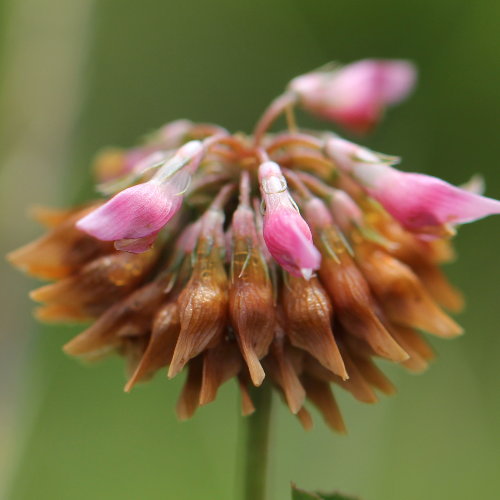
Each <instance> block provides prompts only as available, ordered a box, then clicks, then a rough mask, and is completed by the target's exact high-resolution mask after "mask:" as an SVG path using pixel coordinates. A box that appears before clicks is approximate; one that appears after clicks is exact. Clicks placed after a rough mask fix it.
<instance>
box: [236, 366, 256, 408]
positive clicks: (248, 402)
mask: <svg viewBox="0 0 500 500" xmlns="http://www.w3.org/2000/svg"><path fill="white" fill-rule="evenodd" d="M238 387H239V388H240V395H241V415H242V416H244V417H246V416H248V415H251V414H252V413H254V412H255V406H254V404H253V401H252V398H251V397H250V392H249V390H248V380H246V377H245V376H244V375H243V374H241V373H240V375H239V376H238Z"/></svg>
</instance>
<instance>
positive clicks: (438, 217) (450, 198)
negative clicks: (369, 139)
mask: <svg viewBox="0 0 500 500" xmlns="http://www.w3.org/2000/svg"><path fill="white" fill-rule="evenodd" d="M325 149H326V152H327V154H328V155H329V156H330V157H331V158H332V159H333V160H334V161H335V162H336V164H337V165H338V167H339V168H340V169H342V170H343V171H344V172H346V173H349V174H351V175H352V176H353V177H354V178H355V179H356V180H357V181H358V182H359V183H360V184H361V185H362V186H363V188H364V189H365V190H366V191H367V192H368V194H370V196H372V197H373V198H375V199H376V200H377V201H378V202H379V203H381V204H382V206H383V207H384V208H385V209H386V210H387V211H388V212H389V213H390V214H391V215H392V216H393V217H394V218H395V219H397V220H398V221H399V222H400V223H401V224H402V225H403V226H405V227H406V228H407V229H410V230H412V231H415V232H419V233H429V234H434V233H436V232H438V231H439V228H441V227H443V226H445V225H455V224H465V223H467V222H473V221H475V220H478V219H481V218H483V217H487V216H488V215H492V214H499V213H500V201H497V200H494V199H492V198H487V197H485V196H481V195H479V194H476V193H474V192H471V191H469V190H465V189H461V188H458V187H456V186H452V185H451V184H449V183H447V182H445V181H443V180H441V179H438V178H437V177H433V176H430V175H425V174H418V173H412V172H401V171H400V170H397V169H395V168H393V167H392V166H391V165H390V161H389V162H388V161H387V160H386V159H387V158H391V157H384V156H383V155H378V154H377V153H375V152H373V151H370V150H368V149H366V148H363V147H361V146H358V145H356V144H354V143H351V142H349V141H346V140H344V139H340V138H337V137H334V138H331V139H329V140H328V141H327V145H326V148H325ZM384 159H385V160H386V161H384Z"/></svg>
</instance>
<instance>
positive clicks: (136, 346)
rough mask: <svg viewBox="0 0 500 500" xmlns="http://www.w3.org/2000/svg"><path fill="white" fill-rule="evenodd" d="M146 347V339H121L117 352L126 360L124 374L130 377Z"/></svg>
mask: <svg viewBox="0 0 500 500" xmlns="http://www.w3.org/2000/svg"><path fill="white" fill-rule="evenodd" d="M147 345H148V338H147V337H136V338H131V339H123V340H122V341H121V344H120V347H119V349H118V352H119V353H120V354H121V355H122V356H123V357H124V358H125V359H126V361H127V363H126V374H127V375H128V376H129V377H130V376H131V375H132V373H134V371H135V370H136V369H137V366H138V364H139V362H140V360H141V358H142V356H143V355H144V351H145V350H146V346H147Z"/></svg>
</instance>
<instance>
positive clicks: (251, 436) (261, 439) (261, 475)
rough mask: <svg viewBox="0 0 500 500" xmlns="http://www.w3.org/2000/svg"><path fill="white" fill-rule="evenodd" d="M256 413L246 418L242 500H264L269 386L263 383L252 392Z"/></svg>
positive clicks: (267, 446) (268, 424) (269, 400)
mask: <svg viewBox="0 0 500 500" xmlns="http://www.w3.org/2000/svg"><path fill="white" fill-rule="evenodd" d="M252 398H253V401H254V404H255V408H256V411H255V413H253V414H252V415H250V416H249V417H246V440H245V450H246V456H245V466H244V467H245V469H244V479H243V481H244V483H243V488H244V490H243V491H244V495H243V498H244V500H265V498H266V479H267V462H268V453H269V430H270V422H271V398H272V393H271V386H270V384H269V383H264V384H263V385H262V386H261V387H259V388H258V389H256V390H255V391H253V394H252Z"/></svg>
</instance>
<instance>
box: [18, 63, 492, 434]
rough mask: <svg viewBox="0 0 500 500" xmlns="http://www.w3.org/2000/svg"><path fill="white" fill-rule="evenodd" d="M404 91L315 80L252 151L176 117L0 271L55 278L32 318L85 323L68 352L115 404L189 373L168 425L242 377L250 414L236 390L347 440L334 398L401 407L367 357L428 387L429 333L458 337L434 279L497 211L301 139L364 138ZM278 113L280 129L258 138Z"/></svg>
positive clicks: (362, 81)
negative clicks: (100, 379) (122, 394)
mask: <svg viewBox="0 0 500 500" xmlns="http://www.w3.org/2000/svg"><path fill="white" fill-rule="evenodd" d="M414 79H415V71H414V68H413V66H412V65H411V64H409V63H407V62H404V61H369V60H367V61H361V62H358V63H355V64H352V65H349V66H346V67H344V68H335V69H333V70H328V71H327V70H320V71H316V72H313V73H310V74H307V75H303V76H300V77H297V78H295V79H294V80H293V81H292V82H291V83H290V85H289V87H288V90H287V91H286V93H285V94H283V95H282V96H280V97H279V98H278V99H276V100H275V101H274V102H273V103H272V104H271V105H270V107H269V108H268V109H267V110H266V112H265V113H264V114H263V116H262V118H261V120H260V121H259V123H258V124H257V126H256V129H255V131H254V133H253V134H252V135H244V134H241V133H239V134H231V133H229V132H228V131H226V130H225V129H223V128H221V127H219V126H216V125H209V124H196V123H191V122H189V121H186V120H180V121H176V122H173V123H171V124H168V125H166V126H164V127H162V128H161V129H160V130H159V131H158V132H157V133H155V134H153V135H152V136H150V137H149V138H148V139H147V140H146V142H145V143H143V144H141V145H139V146H137V147H134V148H132V149H130V150H128V151H127V150H117V149H113V150H107V151H105V152H103V153H101V154H99V155H98V157H97V160H96V163H95V166H94V171H95V174H96V177H97V182H98V189H99V191H100V192H101V193H102V194H104V199H100V200H97V201H92V202H90V203H88V204H86V205H82V206H80V207H76V208H73V209H70V210H49V209H39V210H37V212H36V213H35V216H36V217H37V218H38V220H39V221H40V222H41V223H42V224H43V225H45V226H46V227H47V230H48V232H47V234H46V235H45V236H42V237H41V238H40V239H38V240H37V241H35V242H33V243H30V244H29V245H27V246H25V247H23V248H21V249H19V250H16V251H14V252H12V253H11V254H10V255H9V259H10V261H11V262H12V263H13V264H14V265H15V266H17V267H19V268H20V269H22V270H24V271H26V272H28V273H30V274H32V275H34V276H37V277H40V278H42V279H48V280H52V281H54V282H53V283H52V284H48V285H45V286H42V287H41V288H39V289H37V290H35V291H34V292H32V298H33V299H34V300H36V301H37V302H40V303H41V306H40V307H39V308H38V309H37V315H38V317H39V318H40V319H42V320H47V321H62V322H75V321H90V322H91V324H90V326H88V327H87V329H85V330H84V331H83V332H82V333H80V334H79V335H78V336H77V337H75V338H74V339H73V340H71V341H70V342H69V343H68V344H67V345H66V346H65V347H64V350H65V351H66V352H67V353H68V354H71V355H74V356H77V357H80V358H83V359H87V360H94V359H100V358H102V357H103V356H105V355H108V354H112V353H118V354H119V355H121V356H123V357H124V358H125V359H126V361H127V367H128V373H129V380H128V382H127V384H126V386H125V388H126V390H127V391H129V390H131V389H132V387H133V386H134V385H135V384H137V383H139V382H142V381H145V380H147V379H149V378H150V377H151V376H152V375H154V374H155V372H157V371H158V370H163V369H164V370H165V372H166V373H167V374H168V377H170V378H171V377H175V376H176V375H177V374H179V373H180V372H181V371H183V370H186V371H187V377H186V380H185V384H184V388H183V390H182V393H181V395H180V399H179V401H178V404H177V413H178V415H179V417H180V418H181V419H185V418H189V417H191V416H192V414H193V413H194V412H195V411H196V409H197V408H198V407H199V406H201V405H204V404H207V403H209V402H211V401H213V400H214V399H215V397H216V395H217V391H218V389H219V387H220V386H221V385H222V384H223V383H225V382H226V381H228V380H230V379H235V380H236V381H237V384H238V387H239V389H240V391H241V408H242V413H243V414H244V415H247V414H250V413H252V412H253V411H255V410H257V411H258V408H257V409H256V408H255V407H254V405H253V402H252V399H251V391H249V388H250V387H251V386H261V385H262V384H272V385H273V386H274V387H275V388H276V390H277V391H278V392H279V393H280V394H281V395H282V397H283V399H284V401H285V402H286V404H287V405H288V407H289V408H290V410H291V412H292V413H293V414H295V415H297V417H298V418H299V420H300V422H301V423H302V424H303V426H304V427H305V428H309V427H310V426H311V425H312V420H311V416H310V414H309V413H308V411H307V405H308V402H309V403H310V404H312V405H313V406H316V407H317V408H318V409H319V411H320V412H321V413H322V415H323V416H324V419H325V421H326V423H327V424H328V425H329V426H330V427H331V428H333V429H335V430H337V431H339V432H344V431H345V425H344V422H343V420H342V417H341V414H340V411H339V408H338V406H337V403H336V401H335V397H334V393H333V390H332V388H336V387H341V388H342V389H345V390H347V391H349V392H350V393H351V394H352V395H353V396H354V397H355V398H356V399H358V400H359V401H362V402H365V403H373V402H375V401H377V398H378V394H377V392H382V393H384V394H391V393H393V392H394V386H393V385H392V383H391V382H390V381H389V380H388V378H387V377H386V376H385V375H384V374H383V373H382V371H381V370H380V369H379V368H378V367H377V364H376V359H377V358H383V359H386V360H389V361H392V362H394V363H399V364H401V365H403V366H404V367H406V368H407V369H408V370H410V371H412V372H421V371H423V370H425V369H426V368H427V365H428V362H429V361H430V360H431V359H432V358H433V357H434V353H433V351H432V349H431V348H430V347H429V345H428V344H427V343H426V340H425V338H424V335H423V333H422V332H427V333H429V334H433V335H437V336H440V337H444V338H448V337H454V336H457V335H459V334H461V333H462V330H461V328H460V326H459V325H458V324H457V323H456V322H455V321H454V320H453V319H452V318H451V317H450V316H449V315H448V313H447V312H446V310H449V311H452V312H455V311H458V310H460V308H461V306H462V302H463V301H462V297H461V295H460V293H459V292H458V291H457V290H455V289H454V288H453V286H452V285H450V284H449V283H448V281H447V280H446V278H445V276H444V274H443V273H442V271H441V270H440V265H441V264H442V263H444V262H447V261H449V260H451V259H452V257H453V250H452V248H451V244H450V240H449V238H450V236H451V235H453V234H454V232H455V228H456V226H457V225H459V224H463V223H466V222H471V221H473V220H476V219H479V218H481V217H485V216H487V215H490V214H497V213H500V202H498V201H496V200H493V199H490V198H485V197H483V196H481V195H479V194H478V193H477V189H476V188H473V189H461V188H458V187H455V186H451V185H450V184H448V183H446V182H444V181H442V180H440V179H437V178H434V177H431V176H427V175H422V174H417V173H406V172H402V171H400V170H397V169H396V168H395V166H394V165H395V164H396V163H397V162H398V159H397V158H395V157H391V156H386V155H382V154H380V153H375V152H373V151H370V150H368V149H366V148H364V147H362V146H359V145H357V144H354V143H352V142H349V141H347V140H345V139H342V138H340V137H339V136H337V135H335V134H333V133H331V132H310V131H308V132H303V131H300V130H297V128H296V126H295V123H294V120H293V119H292V111H291V110H292V108H293V106H295V105H298V106H302V107H304V108H305V109H306V110H310V111H312V112H314V113H317V114H319V115H321V116H323V117H327V118H329V119H332V120H333V121H336V122H338V123H339V124H341V125H345V126H347V127H351V128H355V129H357V130H366V129H367V128H369V127H371V126H373V125H374V124H375V122H376V121H378V120H379V119H380V117H381V113H382V112H383V111H384V109H385V107H386V106H388V105H391V104H394V103H396V102H398V101H400V100H401V99H403V98H404V97H405V96H406V95H407V94H408V93H409V92H410V90H411V88H412V87H413V83H414ZM284 112H286V113H287V116H288V118H289V129H288V130H287V131H285V132H282V133H270V132H269V128H270V125H271V124H272V123H273V122H274V120H275V119H276V118H277V117H278V116H279V115H280V114H281V113H284Z"/></svg>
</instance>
